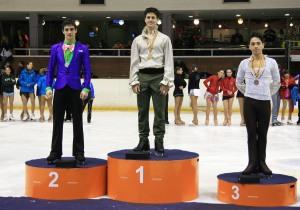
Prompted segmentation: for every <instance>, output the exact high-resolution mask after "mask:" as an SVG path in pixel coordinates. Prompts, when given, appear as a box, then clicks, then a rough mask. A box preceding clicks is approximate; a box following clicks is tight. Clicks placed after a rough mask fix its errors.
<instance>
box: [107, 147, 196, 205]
mask: <svg viewBox="0 0 300 210" xmlns="http://www.w3.org/2000/svg"><path fill="white" fill-rule="evenodd" d="M127 151H128V150H120V151H116V152H111V153H109V154H108V196H109V197H111V198H112V199H115V200H120V201H125V202H134V203H175V202H184V201H190V200H193V199H196V198H197V197H198V162H199V155H198V154H196V153H192V152H187V151H182V150H165V157H163V158H158V157H155V156H154V155H151V156H150V159H149V160H128V159H125V154H126V152H127Z"/></svg>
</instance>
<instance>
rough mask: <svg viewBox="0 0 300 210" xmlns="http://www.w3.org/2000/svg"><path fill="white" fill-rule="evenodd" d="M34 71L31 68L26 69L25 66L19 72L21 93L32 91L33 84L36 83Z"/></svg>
mask: <svg viewBox="0 0 300 210" xmlns="http://www.w3.org/2000/svg"><path fill="white" fill-rule="evenodd" d="M36 79H37V76H36V73H35V71H34V70H33V69H32V70H31V71H28V70H27V69H26V68H25V69H23V70H22V72H21V74H20V78H19V81H20V92H22V93H34V85H35V84H36Z"/></svg>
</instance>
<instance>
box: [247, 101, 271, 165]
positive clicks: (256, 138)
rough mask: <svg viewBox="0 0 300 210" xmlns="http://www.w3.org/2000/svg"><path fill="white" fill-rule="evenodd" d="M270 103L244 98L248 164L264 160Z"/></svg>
mask: <svg viewBox="0 0 300 210" xmlns="http://www.w3.org/2000/svg"><path fill="white" fill-rule="evenodd" d="M270 114H271V103H270V101H263V100H256V99H253V98H249V97H245V99H244V116H245V123H246V128H247V133H248V156H249V163H251V164H255V165H257V164H259V163H260V162H265V160H266V146H267V133H268V128H269V123H270Z"/></svg>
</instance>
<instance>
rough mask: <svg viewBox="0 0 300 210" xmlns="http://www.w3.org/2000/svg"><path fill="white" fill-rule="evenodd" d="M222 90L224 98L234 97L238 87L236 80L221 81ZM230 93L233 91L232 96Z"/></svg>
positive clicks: (229, 78) (228, 78)
mask: <svg viewBox="0 0 300 210" xmlns="http://www.w3.org/2000/svg"><path fill="white" fill-rule="evenodd" d="M221 89H222V91H223V96H233V95H234V93H235V92H236V91H237V87H236V85H235V78H233V77H225V78H224V79H223V80H222V81H221ZM228 91H231V94H229V93H228Z"/></svg>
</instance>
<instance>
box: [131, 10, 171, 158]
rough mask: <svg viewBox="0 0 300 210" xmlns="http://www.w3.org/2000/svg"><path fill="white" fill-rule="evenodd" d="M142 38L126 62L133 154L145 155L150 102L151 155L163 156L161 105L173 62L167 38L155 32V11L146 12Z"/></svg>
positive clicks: (163, 132)
mask: <svg viewBox="0 0 300 210" xmlns="http://www.w3.org/2000/svg"><path fill="white" fill-rule="evenodd" d="M144 16H145V23H146V26H145V27H144V29H143V31H142V34H141V35H139V36H138V37H136V38H135V39H134V40H133V43H132V46H131V61H130V83H129V84H130V85H131V87H132V90H133V92H134V93H136V94H137V105H138V110H139V113H138V121H139V138H140V141H139V144H138V146H137V147H136V148H134V151H149V149H150V146H149V140H148V136H149V132H150V128H149V106H150V98H151V97H152V100H153V107H154V114H155V117H154V125H153V133H154V136H155V154H156V155H157V156H160V157H162V156H164V146H163V139H164V134H165V104H166V95H167V93H168V91H169V87H171V86H172V85H173V81H174V61H173V51H172V44H171V40H170V38H169V37H168V36H167V35H165V34H163V33H161V32H159V31H158V26H157V21H158V19H159V11H158V10H157V9H156V8H152V7H151V8H147V9H146V10H145V11H144Z"/></svg>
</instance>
